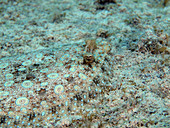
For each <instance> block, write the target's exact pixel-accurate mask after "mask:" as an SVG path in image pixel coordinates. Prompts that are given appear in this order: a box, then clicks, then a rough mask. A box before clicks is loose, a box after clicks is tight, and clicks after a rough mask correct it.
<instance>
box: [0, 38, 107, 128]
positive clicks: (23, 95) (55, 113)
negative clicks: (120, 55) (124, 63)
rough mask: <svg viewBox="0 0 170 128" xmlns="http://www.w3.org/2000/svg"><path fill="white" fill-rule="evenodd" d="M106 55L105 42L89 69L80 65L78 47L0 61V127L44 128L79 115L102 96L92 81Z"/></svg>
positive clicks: (81, 62)
mask: <svg viewBox="0 0 170 128" xmlns="http://www.w3.org/2000/svg"><path fill="white" fill-rule="evenodd" d="M109 51H110V44H109V43H108V42H106V41H103V42H99V43H98V48H97V49H96V51H95V52H94V56H95V58H96V62H94V63H93V64H92V66H91V67H89V66H88V65H86V64H83V56H82V55H83V54H84V53H86V51H85V48H84V47H83V46H81V45H70V46H69V45H68V46H63V47H62V48H58V49H51V50H49V49H46V50H41V51H37V52H33V53H28V54H25V55H21V56H15V57H10V58H7V59H6V58H4V59H1V60H0V74H1V76H0V77H1V81H0V82H1V83H0V86H1V90H0V103H1V109H0V110H1V111H0V115H1V125H2V126H3V127H10V126H11V127H12V126H21V127H24V126H30V127H36V126H39V125H41V126H42V125H44V126H46V125H50V124H51V123H50V122H51V121H52V120H58V121H59V120H61V119H63V118H65V117H67V116H68V115H70V114H72V113H74V115H79V113H80V111H81V110H83V108H84V107H85V106H86V105H88V104H89V100H90V99H94V98H97V97H100V96H101V95H102V94H101V92H102V91H101V89H102V88H101V87H100V86H98V85H97V80H95V79H96V76H97V75H100V74H102V70H101V65H102V64H103V62H104V58H105V56H107V53H108V52H109Z"/></svg>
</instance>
